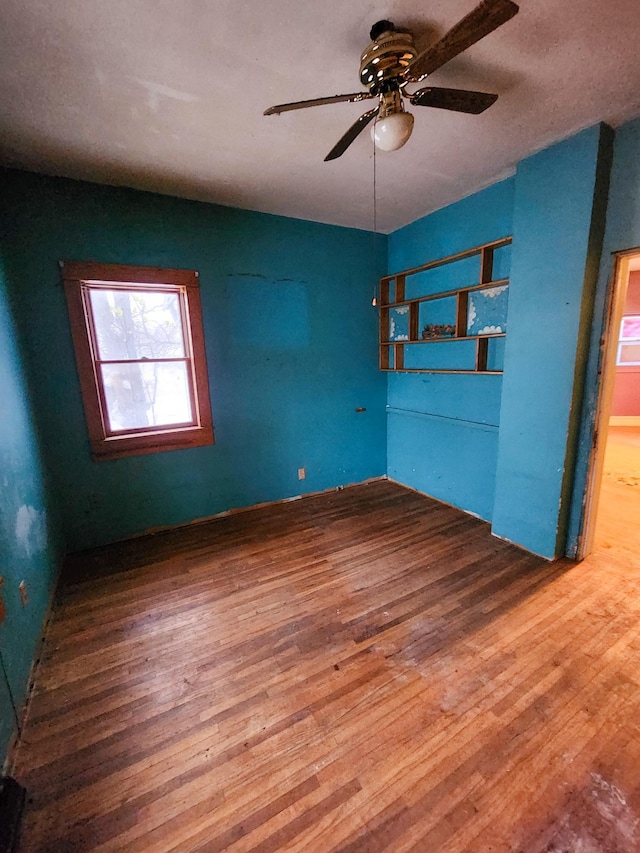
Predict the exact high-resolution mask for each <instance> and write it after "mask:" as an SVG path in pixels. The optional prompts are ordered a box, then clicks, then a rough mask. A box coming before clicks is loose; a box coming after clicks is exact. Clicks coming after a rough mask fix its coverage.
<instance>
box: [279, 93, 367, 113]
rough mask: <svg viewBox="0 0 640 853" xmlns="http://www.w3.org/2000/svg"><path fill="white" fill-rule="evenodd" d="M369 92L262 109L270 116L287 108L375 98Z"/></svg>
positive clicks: (297, 108)
mask: <svg viewBox="0 0 640 853" xmlns="http://www.w3.org/2000/svg"><path fill="white" fill-rule="evenodd" d="M375 97H376V96H375V95H372V94H371V93H370V92H355V93H354V94H352V95H332V96H331V97H329V98H312V99H311V100H310V101H294V102H293V103H291V104H277V105H276V106H275V107H269V109H268V110H265V111H264V115H266V116H272V115H278V114H279V113H286V112H288V111H289V110H303V109H305V108H306V107H319V106H322V104H339V103H340V102H341V101H350V102H351V103H355V102H356V101H366V100H367V99H368V98H375Z"/></svg>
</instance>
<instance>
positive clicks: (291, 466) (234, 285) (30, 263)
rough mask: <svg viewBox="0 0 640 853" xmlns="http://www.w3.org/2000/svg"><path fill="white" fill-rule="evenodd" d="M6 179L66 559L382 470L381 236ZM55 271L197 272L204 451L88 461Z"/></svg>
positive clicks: (21, 307) (24, 318)
mask: <svg viewBox="0 0 640 853" xmlns="http://www.w3.org/2000/svg"><path fill="white" fill-rule="evenodd" d="M3 183H4V186H3V195H4V198H5V201H6V206H7V210H8V215H9V221H10V222H11V227H12V233H11V235H10V236H11V239H12V245H13V247H14V259H15V271H16V275H17V278H18V282H17V286H16V288H15V303H16V312H17V316H16V320H17V323H18V326H19V327H20V328H22V329H23V330H24V332H25V341H26V353H25V354H26V366H27V369H28V372H29V375H30V378H31V379H32V383H33V389H34V400H35V404H36V416H37V419H38V422H39V423H40V425H41V428H42V430H43V431H44V433H45V434H46V436H47V444H46V450H47V454H48V461H49V462H50V465H51V470H52V473H53V480H54V482H55V485H56V491H57V497H58V499H59V504H60V506H61V507H62V522H63V528H64V531H65V535H66V538H67V543H68V547H69V549H70V550H77V549H83V548H88V547H91V546H95V545H100V544H102V543H105V542H110V541H113V540H116V539H119V538H122V537H125V536H128V535H131V534H135V533H139V532H141V531H144V530H146V529H149V528H154V527H158V526H164V525H175V524H180V523H184V522H188V521H191V520H193V519H195V518H200V517H206V516H210V515H212V514H215V513H218V512H222V511H224V510H227V509H230V508H232V507H239V506H250V505H252V504H256V503H260V502H262V501H270V500H277V499H280V498H285V497H289V496H292V495H296V494H300V493H301V492H313V491H317V490H321V489H327V488H330V487H333V486H338V485H341V484H345V483H352V482H358V481H361V480H364V479H366V478H368V477H374V476H379V475H382V474H384V472H385V427H386V424H385V415H384V401H385V393H386V381H385V377H384V376H383V375H382V374H380V373H379V371H378V370H377V349H376V346H377V344H376V337H377V332H376V329H377V315H376V312H375V310H374V309H373V308H372V307H371V294H372V292H373V288H374V286H375V283H376V282H377V280H378V278H379V277H380V275H382V274H383V273H384V271H385V263H386V238H385V237H384V236H382V235H374V234H371V233H367V232H363V231H357V230H354V229H347V228H338V227H333V226H328V225H320V224H316V223H311V222H303V221H300V220H292V219H285V218H282V217H277V216H268V215H265V214H259V213H251V212H248V211H242V210H234V209H231V208H222V207H217V206H214V205H208V204H200V203H197V202H190V201H185V200H180V199H174V198H168V197H163V196H158V195H153V194H150V193H142V192H136V191H133V190H126V189H117V188H113V187H103V186H98V185H93V184H85V183H80V182H76V181H69V180H64V179H56V178H44V177H40V176H36V175H31V174H28V173H22V172H13V171H8V172H5V173H4V181H3ZM60 260H84V261H88V260H92V261H103V262H108V263H127V264H141V265H151V266H163V267H186V268H191V269H196V270H198V271H199V272H200V287H201V299H202V308H203V315H204V327H205V339H206V346H207V358H208V365H209V374H210V385H211V398H212V406H213V417H214V424H215V433H216V444H215V446H213V447H201V448H195V449H190V450H184V451H172V452H168V453H159V454H153V455H148V456H136V457H130V458H126V459H119V460H111V461H106V462H105V461H102V462H93V461H92V460H91V458H90V454H89V443H88V436H87V430H86V425H85V419H84V415H83V409H82V402H81V398H80V388H79V384H78V379H77V374H76V369H75V360H74V355H73V349H72V342H71V337H70V332H69V324H68V318H67V311H66V304H65V299H64V294H63V290H62V287H61V282H60V273H59V269H58V261H60ZM358 407H365V408H366V410H367V411H366V412H364V413H360V414H357V413H356V412H355V409H356V408H358ZM299 467H305V468H306V469H307V479H306V480H305V481H304V482H299V481H298V479H297V469H298V468H299Z"/></svg>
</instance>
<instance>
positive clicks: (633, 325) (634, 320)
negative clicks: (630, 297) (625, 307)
mask: <svg viewBox="0 0 640 853" xmlns="http://www.w3.org/2000/svg"><path fill="white" fill-rule="evenodd" d="M620 337H621V338H627V339H628V338H640V316H637V315H628V316H627V317H623V318H622V326H621V328H620Z"/></svg>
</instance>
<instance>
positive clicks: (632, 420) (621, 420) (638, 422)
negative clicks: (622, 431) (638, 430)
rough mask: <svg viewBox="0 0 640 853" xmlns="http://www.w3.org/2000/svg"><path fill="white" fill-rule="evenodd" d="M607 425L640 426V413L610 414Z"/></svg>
mask: <svg viewBox="0 0 640 853" xmlns="http://www.w3.org/2000/svg"><path fill="white" fill-rule="evenodd" d="M609 426H624V427H635V426H637V427H640V415H612V416H611V417H610V418H609Z"/></svg>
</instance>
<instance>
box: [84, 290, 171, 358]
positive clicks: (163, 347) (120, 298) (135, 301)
mask: <svg viewBox="0 0 640 853" xmlns="http://www.w3.org/2000/svg"><path fill="white" fill-rule="evenodd" d="M89 295H90V298H91V310H92V313H93V321H94V326H95V330H96V337H97V339H98V341H97V343H98V355H99V358H100V359H102V360H106V361H111V360H115V359H128V358H131V359H133V358H182V357H183V356H184V355H185V351H184V342H183V340H182V322H181V318H180V297H179V295H178V294H177V293H161V292H159V291H156V292H155V293H154V292H148V291H144V290H119V289H118V290H102V289H97V288H96V289H94V288H91V289H90V291H89Z"/></svg>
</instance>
